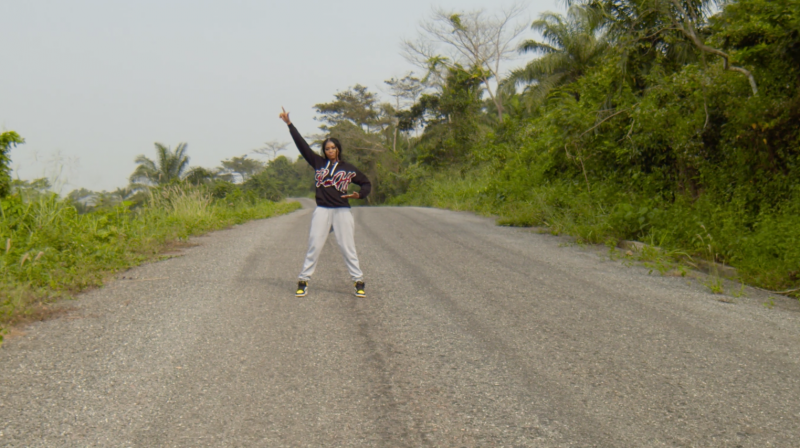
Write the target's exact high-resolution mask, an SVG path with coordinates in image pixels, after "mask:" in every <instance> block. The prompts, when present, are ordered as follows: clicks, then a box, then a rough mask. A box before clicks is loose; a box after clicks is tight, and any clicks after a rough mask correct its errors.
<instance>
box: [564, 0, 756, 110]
mask: <svg viewBox="0 0 800 448" xmlns="http://www.w3.org/2000/svg"><path fill="white" fill-rule="evenodd" d="M725 3H728V2H727V1H726V0H567V4H569V5H572V4H583V5H586V6H588V7H589V8H591V9H592V10H593V11H594V12H596V13H598V14H602V15H603V16H604V17H605V18H606V21H607V23H608V25H609V30H610V32H611V33H612V34H614V35H615V36H617V37H619V38H622V40H623V41H627V42H626V43H627V44H628V45H634V44H636V43H638V42H640V41H642V40H644V41H651V42H653V43H656V44H657V45H655V46H656V48H658V47H661V48H662V51H663V49H667V51H668V50H669V49H670V47H673V48H674V47H681V46H682V45H683V44H684V43H685V42H688V43H689V44H691V45H692V46H693V47H694V48H695V49H696V50H697V51H699V52H700V53H702V54H703V55H711V56H718V57H720V58H722V61H723V68H724V69H725V70H728V71H734V72H738V73H741V74H743V75H745V76H746V77H747V80H748V81H749V83H750V88H751V90H752V92H753V95H757V94H758V85H757V83H756V80H755V77H754V76H753V74H752V73H751V72H750V71H749V70H747V69H746V68H744V67H740V66H736V65H733V64H731V56H730V55H729V54H728V53H727V52H725V51H722V50H721V49H719V48H715V47H712V46H710V45H709V44H708V43H707V42H706V38H707V36H708V33H707V29H708V27H709V23H708V18H709V17H710V15H711V13H712V11H713V10H714V8H715V7H719V6H723V5H724V4H725ZM674 35H679V36H682V37H683V39H684V42H676V41H675V40H674ZM664 36H667V37H666V38H665V37H664ZM670 37H673V39H670ZM653 46H654V45H650V47H653ZM672 53H673V54H675V53H676V52H675V51H673V52H672Z"/></svg>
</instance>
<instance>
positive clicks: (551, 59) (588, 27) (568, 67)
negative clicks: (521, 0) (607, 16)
mask: <svg viewBox="0 0 800 448" xmlns="http://www.w3.org/2000/svg"><path fill="white" fill-rule="evenodd" d="M602 25H603V21H602V17H601V16H600V15H598V14H594V13H593V11H591V10H589V9H588V8H586V7H584V6H572V7H570V8H569V10H568V11H567V16H566V17H564V16H562V15H561V14H557V13H552V12H547V13H544V14H542V15H540V16H539V20H536V21H534V22H533V24H531V29H532V30H534V31H537V32H539V33H540V34H541V35H542V37H543V38H544V42H539V41H535V40H526V41H524V42H522V43H521V44H520V46H519V51H520V53H531V52H537V53H542V54H543V55H542V56H541V57H540V58H538V59H534V60H532V61H530V62H529V63H528V64H527V65H526V66H525V67H523V68H521V69H517V70H514V71H512V72H511V74H510V75H509V77H508V79H507V80H506V83H505V84H506V87H507V88H509V89H516V86H518V85H521V84H523V85H527V87H526V89H525V93H524V94H523V95H524V96H525V97H526V99H527V100H528V103H529V105H530V103H532V102H536V101H539V100H541V99H543V98H544V97H546V96H547V94H548V93H549V92H550V91H552V90H553V89H555V88H557V87H560V86H563V85H565V84H569V83H570V82H572V81H575V80H576V79H578V78H580V77H581V76H582V75H583V74H584V73H585V72H586V70H587V69H589V68H590V67H592V66H594V65H595V64H596V63H597V62H599V60H600V59H601V58H602V56H603V54H604V53H605V51H606V50H607V49H608V42H607V40H606V38H605V35H604V33H603V32H602Z"/></svg>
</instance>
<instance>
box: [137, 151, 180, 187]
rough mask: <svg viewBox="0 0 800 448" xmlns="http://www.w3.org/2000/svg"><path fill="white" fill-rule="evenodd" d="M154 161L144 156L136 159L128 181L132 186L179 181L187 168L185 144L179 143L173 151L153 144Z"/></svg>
mask: <svg viewBox="0 0 800 448" xmlns="http://www.w3.org/2000/svg"><path fill="white" fill-rule="evenodd" d="M155 147H156V160H155V161H153V160H150V159H148V158H147V157H145V156H144V155H140V156H138V157H136V164H137V165H138V166H137V167H136V169H135V170H134V171H133V174H131V177H130V181H131V183H132V184H134V185H145V186H148V185H165V184H168V183H170V182H173V181H177V180H181V179H182V178H183V175H184V173H185V171H186V169H187V168H188V167H189V156H187V155H186V143H179V144H178V146H177V147H176V148H175V150H174V151H173V150H172V149H170V148H169V147H167V146H164V145H163V144H161V143H155Z"/></svg>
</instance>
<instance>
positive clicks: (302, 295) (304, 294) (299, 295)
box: [294, 291, 308, 297]
mask: <svg viewBox="0 0 800 448" xmlns="http://www.w3.org/2000/svg"><path fill="white" fill-rule="evenodd" d="M307 294H308V291H306V292H304V293H302V294H295V295H294V296H295V297H305V296H306V295H307Z"/></svg>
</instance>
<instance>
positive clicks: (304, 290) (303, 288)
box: [294, 280, 308, 297]
mask: <svg viewBox="0 0 800 448" xmlns="http://www.w3.org/2000/svg"><path fill="white" fill-rule="evenodd" d="M306 294H308V282H307V281H305V280H300V281H299V282H297V292H296V293H294V295H295V297H305V295H306Z"/></svg>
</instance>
